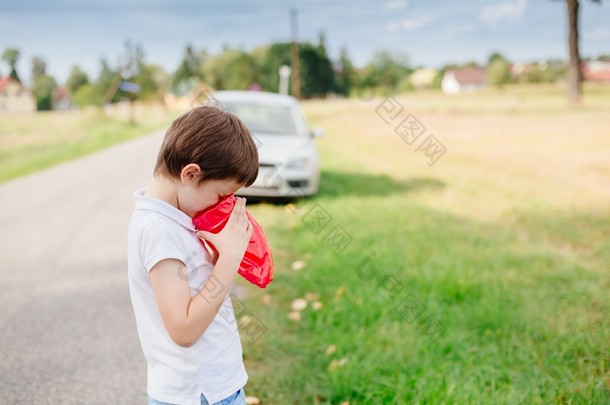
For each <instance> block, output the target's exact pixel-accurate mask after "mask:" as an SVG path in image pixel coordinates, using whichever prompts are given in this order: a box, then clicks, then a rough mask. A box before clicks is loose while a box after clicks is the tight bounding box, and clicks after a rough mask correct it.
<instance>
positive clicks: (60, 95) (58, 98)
mask: <svg viewBox="0 0 610 405" xmlns="http://www.w3.org/2000/svg"><path fill="white" fill-rule="evenodd" d="M52 97H53V109H54V110H69V109H70V108H72V104H71V103H70V91H69V90H68V88H67V87H55V88H54V89H53V93H52Z"/></svg>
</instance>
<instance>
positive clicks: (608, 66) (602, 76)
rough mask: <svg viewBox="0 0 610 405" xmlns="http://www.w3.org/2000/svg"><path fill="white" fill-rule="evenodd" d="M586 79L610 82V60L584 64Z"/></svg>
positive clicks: (583, 71) (583, 70)
mask: <svg viewBox="0 0 610 405" xmlns="http://www.w3.org/2000/svg"><path fill="white" fill-rule="evenodd" d="M581 68H582V73H583V76H584V78H585V80H591V81H597V82H610V61H600V60H598V61H591V62H585V63H583V64H582V67H581Z"/></svg>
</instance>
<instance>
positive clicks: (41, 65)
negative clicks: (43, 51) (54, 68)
mask: <svg viewBox="0 0 610 405" xmlns="http://www.w3.org/2000/svg"><path fill="white" fill-rule="evenodd" d="M46 71H47V64H46V63H45V62H44V60H42V59H41V58H39V57H38V56H34V57H33V58H32V83H35V82H36V79H38V78H39V77H41V76H44V74H45V73H46Z"/></svg>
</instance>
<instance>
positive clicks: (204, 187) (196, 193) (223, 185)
mask: <svg viewBox="0 0 610 405" xmlns="http://www.w3.org/2000/svg"><path fill="white" fill-rule="evenodd" d="M241 186H242V184H239V183H238V182H237V181H236V180H234V179H223V180H206V181H204V182H203V183H202V184H201V185H198V184H197V181H196V179H195V178H193V179H187V180H186V181H185V180H184V179H183V181H182V185H181V187H180V191H179V192H178V205H179V206H178V209H180V210H181V211H182V212H184V213H185V214H186V215H188V216H189V217H191V218H193V217H194V216H195V214H196V213H198V212H199V211H203V210H205V209H206V208H209V207H211V206H213V205H216V204H217V203H218V202H219V201H220V200H221V199H222V198H223V197H225V196H227V195H230V194H234V193H235V192H236V191H237V190H239V189H240V188H241Z"/></svg>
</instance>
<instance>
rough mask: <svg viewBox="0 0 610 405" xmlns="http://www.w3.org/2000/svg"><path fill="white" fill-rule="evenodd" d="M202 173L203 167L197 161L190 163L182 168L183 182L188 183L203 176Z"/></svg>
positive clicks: (181, 176)
mask: <svg viewBox="0 0 610 405" xmlns="http://www.w3.org/2000/svg"><path fill="white" fill-rule="evenodd" d="M201 173H202V172H201V168H200V167H199V165H198V164H197V163H189V164H188V165H186V166H184V167H183V168H182V172H181V173H180V180H181V181H182V183H185V182H186V183H188V182H191V181H193V180H195V179H197V178H199V177H201Z"/></svg>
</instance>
